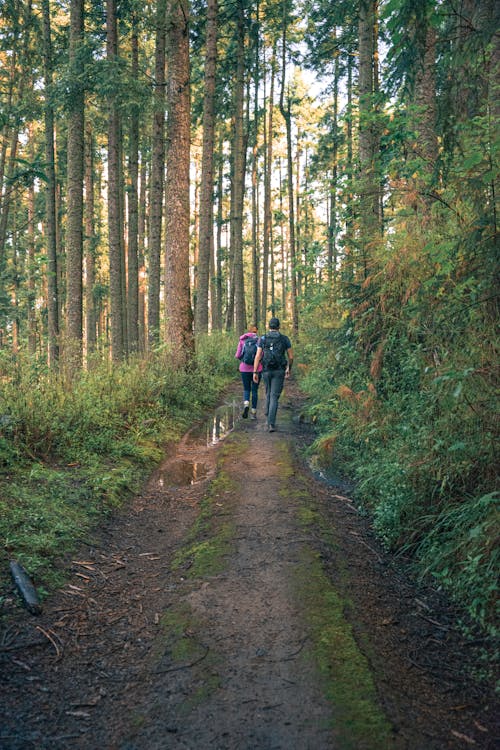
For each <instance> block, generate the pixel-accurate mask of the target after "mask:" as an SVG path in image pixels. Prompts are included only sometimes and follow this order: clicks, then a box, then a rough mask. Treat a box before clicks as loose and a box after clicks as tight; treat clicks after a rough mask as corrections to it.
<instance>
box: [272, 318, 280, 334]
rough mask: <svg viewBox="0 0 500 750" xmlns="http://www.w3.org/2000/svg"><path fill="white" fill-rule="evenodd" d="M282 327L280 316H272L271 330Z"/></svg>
mask: <svg viewBox="0 0 500 750" xmlns="http://www.w3.org/2000/svg"><path fill="white" fill-rule="evenodd" d="M279 327H280V321H279V318H271V320H270V321H269V329H270V330H271V331H278V330H279Z"/></svg>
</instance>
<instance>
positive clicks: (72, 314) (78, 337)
mask: <svg viewBox="0 0 500 750" xmlns="http://www.w3.org/2000/svg"><path fill="white" fill-rule="evenodd" d="M83 8H84V0H71V11H70V32H69V66H70V70H71V71H72V74H73V75H72V81H73V82H74V83H73V86H74V88H73V92H72V96H71V100H70V101H71V103H70V111H69V118H68V186H67V194H68V200H67V220H66V320H67V325H66V344H67V347H68V349H67V353H66V354H67V363H68V366H69V369H70V371H71V370H73V369H74V368H76V367H79V366H81V363H82V339H83V282H82V273H83V176H84V124H85V118H84V91H83V88H82V86H81V84H80V83H79V81H80V78H81V69H80V64H81V63H80V61H81V55H80V51H81V48H82V44H83V32H84V29H83V17H84V16H83V13H84V11H83Z"/></svg>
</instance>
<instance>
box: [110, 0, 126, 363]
mask: <svg viewBox="0 0 500 750" xmlns="http://www.w3.org/2000/svg"><path fill="white" fill-rule="evenodd" d="M106 54H107V59H108V62H109V63H111V64H112V63H113V62H114V61H115V60H116V58H117V56H118V29H117V19H116V0H106ZM108 108H109V111H108V246H109V301H110V312H111V356H112V359H113V361H114V362H120V361H121V360H122V359H123V354H124V340H123V320H122V318H123V307H122V237H121V222H120V216H121V206H120V186H121V179H120V175H121V169H120V116H119V112H118V106H117V102H116V97H115V94H114V93H112V94H111V95H110V96H109V99H108Z"/></svg>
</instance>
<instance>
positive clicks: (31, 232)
mask: <svg viewBox="0 0 500 750" xmlns="http://www.w3.org/2000/svg"><path fill="white" fill-rule="evenodd" d="M28 137H29V141H30V144H31V148H30V151H31V154H30V158H31V159H33V158H34V154H33V127H32V125H30V127H29V131H28ZM27 240H28V269H27V277H28V353H29V354H30V356H32V357H33V356H34V355H35V353H36V311H35V301H36V287H35V250H36V247H35V245H36V241H35V186H34V184H33V183H31V185H30V186H29V188H28V226H27Z"/></svg>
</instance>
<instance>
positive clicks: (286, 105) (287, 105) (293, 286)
mask: <svg viewBox="0 0 500 750" xmlns="http://www.w3.org/2000/svg"><path fill="white" fill-rule="evenodd" d="M286 48H287V24H286V20H285V19H283V46H282V69H281V74H282V77H281V94H280V112H281V114H282V117H283V119H284V121H285V127H286V148H287V182H288V226H289V237H288V244H289V258H290V292H291V309H292V329H293V332H294V334H296V333H297V331H298V330H299V314H298V307H297V275H296V268H295V265H296V263H295V212H294V196H293V154H292V103H291V96H290V93H289V92H287V89H286ZM285 93H286V102H285Z"/></svg>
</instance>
